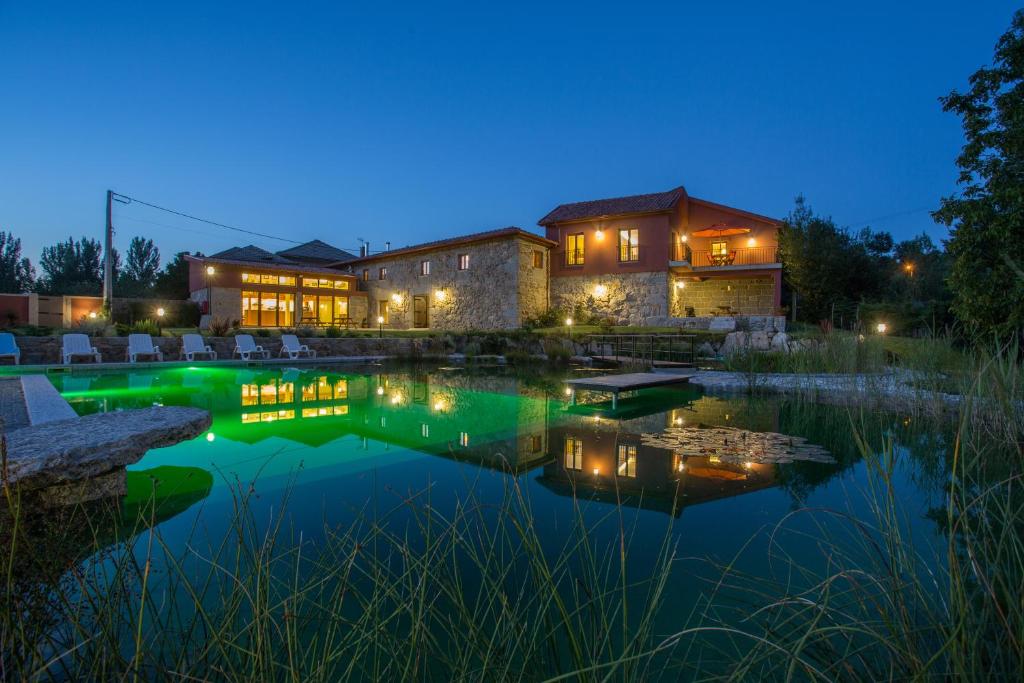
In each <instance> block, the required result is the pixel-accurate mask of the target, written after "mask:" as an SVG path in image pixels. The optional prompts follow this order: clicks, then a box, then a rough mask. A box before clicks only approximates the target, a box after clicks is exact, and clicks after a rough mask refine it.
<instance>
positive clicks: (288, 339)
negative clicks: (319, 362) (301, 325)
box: [280, 334, 316, 360]
mask: <svg viewBox="0 0 1024 683" xmlns="http://www.w3.org/2000/svg"><path fill="white" fill-rule="evenodd" d="M286 353H287V354H288V358H290V359H292V360H295V359H296V358H298V357H300V356H301V355H302V354H306V357H307V358H316V351H314V350H312V349H310V348H309V347H308V346H306V345H305V344H300V343H299V338H298V337H296V336H295V335H294V334H282V335H281V353H280V355H281V356H284V355H285V354H286Z"/></svg>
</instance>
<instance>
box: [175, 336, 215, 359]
mask: <svg viewBox="0 0 1024 683" xmlns="http://www.w3.org/2000/svg"><path fill="white" fill-rule="evenodd" d="M197 355H198V356H209V357H210V360H217V352H216V351H214V350H213V347H211V346H210V345H209V344H207V343H206V341H205V340H203V337H202V335H198V334H186V335H182V337H181V357H182V358H183V359H185V360H187V361H194V360H195V359H196V356H197Z"/></svg>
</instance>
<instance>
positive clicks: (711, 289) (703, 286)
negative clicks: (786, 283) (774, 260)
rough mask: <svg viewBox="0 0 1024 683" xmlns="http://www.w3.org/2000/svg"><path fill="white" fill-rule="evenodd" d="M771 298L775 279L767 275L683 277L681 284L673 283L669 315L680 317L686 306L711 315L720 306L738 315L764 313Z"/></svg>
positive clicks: (771, 305)
mask: <svg viewBox="0 0 1024 683" xmlns="http://www.w3.org/2000/svg"><path fill="white" fill-rule="evenodd" d="M774 302H775V281H774V280H773V279H772V278H771V277H749V278H724V277H709V278H707V279H705V280H700V281H697V280H686V281H685V286H684V287H682V288H679V287H673V288H672V296H671V316H672V317H676V318H684V317H686V316H687V313H688V311H687V310H686V309H687V308H688V307H690V308H693V313H694V315H696V316H708V315H715V314H719V313H721V312H722V309H721V308H719V307H720V306H729V308H730V309H731V310H732V312H733V313H735V314H738V315H766V314H769V313H771V312H772V309H773V308H774Z"/></svg>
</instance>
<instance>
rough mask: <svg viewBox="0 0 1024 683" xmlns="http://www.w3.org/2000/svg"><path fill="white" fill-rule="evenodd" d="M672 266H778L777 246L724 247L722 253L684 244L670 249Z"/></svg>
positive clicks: (694, 267)
mask: <svg viewBox="0 0 1024 683" xmlns="http://www.w3.org/2000/svg"><path fill="white" fill-rule="evenodd" d="M672 251H673V254H672V263H671V265H672V266H679V267H687V266H688V267H690V268H693V269H697V268H701V269H704V268H733V269H739V268H752V267H763V266H767V267H778V263H779V258H778V251H779V249H778V247H776V246H770V247H741V248H736V249H726V251H725V252H724V253H721V252H719V253H712V252H711V251H701V250H696V249H690V248H689V247H688V246H686V245H685V244H680V245H677V246H676V248H675V249H673V250H672Z"/></svg>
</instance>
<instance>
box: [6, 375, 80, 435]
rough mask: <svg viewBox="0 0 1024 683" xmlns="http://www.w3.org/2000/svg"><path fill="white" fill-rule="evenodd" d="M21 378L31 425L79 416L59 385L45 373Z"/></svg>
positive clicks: (22, 391)
mask: <svg viewBox="0 0 1024 683" xmlns="http://www.w3.org/2000/svg"><path fill="white" fill-rule="evenodd" d="M20 379H21V393H22V396H23V397H24V400H25V410H26V411H27V412H28V423H29V425H38V424H45V423H47V422H56V421H58V420H73V419H75V418H77V417H78V413H76V412H75V410H74V408H72V407H71V406H70V405H69V404H68V402H67V401H65V400H64V397H63V396H61V395H60V392H59V391H57V387H55V386H53V384H52V383H51V382H50V380H48V379H47V378H46V377H45V376H44V375H22V376H21V377H20Z"/></svg>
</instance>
